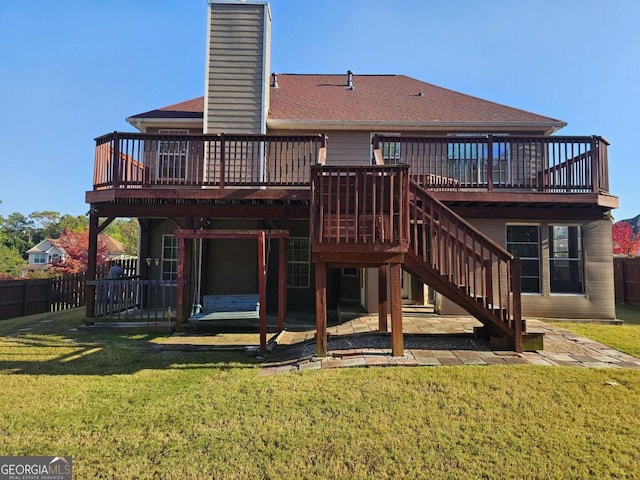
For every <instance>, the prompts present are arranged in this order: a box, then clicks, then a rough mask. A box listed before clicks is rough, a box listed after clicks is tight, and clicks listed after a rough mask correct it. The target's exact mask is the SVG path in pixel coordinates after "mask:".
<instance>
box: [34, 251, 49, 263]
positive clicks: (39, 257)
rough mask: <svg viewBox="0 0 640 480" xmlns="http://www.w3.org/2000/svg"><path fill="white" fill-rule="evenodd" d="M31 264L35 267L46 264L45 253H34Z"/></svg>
mask: <svg viewBox="0 0 640 480" xmlns="http://www.w3.org/2000/svg"><path fill="white" fill-rule="evenodd" d="M33 263H35V264H36V265H44V264H46V263H47V254H46V253H34V254H33Z"/></svg>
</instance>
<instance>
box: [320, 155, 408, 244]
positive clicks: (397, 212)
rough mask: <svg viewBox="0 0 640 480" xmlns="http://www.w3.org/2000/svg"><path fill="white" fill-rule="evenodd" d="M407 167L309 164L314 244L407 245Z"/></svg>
mask: <svg viewBox="0 0 640 480" xmlns="http://www.w3.org/2000/svg"><path fill="white" fill-rule="evenodd" d="M407 172H408V166H406V165H404V166H362V167H343V166H314V167H312V168H311V241H312V242H313V244H314V248H315V249H316V250H317V249H320V248H323V247H324V248H326V247H329V246H332V247H330V248H333V247H335V246H349V245H351V246H357V245H363V244H368V245H370V246H373V245H377V246H380V248H386V247H398V248H402V247H403V246H404V247H405V248H406V246H407V245H408V226H409V217H408V212H407V205H408V174H407Z"/></svg>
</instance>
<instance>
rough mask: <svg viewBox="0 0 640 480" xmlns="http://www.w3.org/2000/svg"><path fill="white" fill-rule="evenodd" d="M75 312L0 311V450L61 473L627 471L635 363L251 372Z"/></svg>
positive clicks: (254, 368)
mask: <svg viewBox="0 0 640 480" xmlns="http://www.w3.org/2000/svg"><path fill="white" fill-rule="evenodd" d="M43 318H53V319H54V320H55V321H54V322H52V323H45V324H43V323H39V321H40V320H42V319H43ZM80 321H81V312H80V313H78V312H77V311H76V312H72V313H66V314H55V315H48V316H40V317H28V318H24V319H20V321H16V320H11V321H7V322H0V335H4V337H1V338H0V405H1V407H0V408H1V409H2V415H0V455H72V456H73V465H74V473H75V476H74V478H110V479H111V478H163V479H164V478H166V479H171V478H175V479H188V478H197V479H200V478H216V479H226V478H229V479H236V478H237V479H253V478H258V479H261V478H264V479H280V478H284V479H287V478H291V479H297V478H345V479H354V478H355V479H358V478H361V479H365V478H367V479H368V478H379V479H386V478H407V479H414V478H429V479H469V478H470V479H476V478H486V479H490V478H495V479H503V478H513V479H525V478H527V479H548V478H578V479H583V478H598V479H607V478H640V454H639V453H638V450H637V445H639V444H640V416H638V405H640V372H637V371H633V370H624V369H615V370H596V369H581V368H569V367H536V366H509V367H505V366H483V367H473V366H464V367H392V368H358V369H341V370H323V371H313V372H311V371H309V372H301V373H295V374H286V375H276V376H268V377H262V376H260V365H259V364H256V362H255V360H253V359H250V358H248V357H245V356H244V355H242V354H233V353H225V354H222V353H220V352H192V353H184V352H170V353H150V352H149V351H148V350H147V349H148V347H149V346H150V345H151V344H152V343H153V342H157V341H159V340H161V338H159V337H157V336H155V335H154V336H151V335H87V334H81V333H72V332H69V331H68V329H69V327H71V326H72V325H74V324H78V323H79V322H80ZM26 325H36V326H35V327H34V329H33V330H32V331H29V332H25V333H24V335H21V336H18V337H15V336H12V337H8V336H6V335H9V334H11V333H13V332H15V331H16V330H17V329H18V328H23V327H24V326H26ZM612 382H613V385H612V384H611V383H612Z"/></svg>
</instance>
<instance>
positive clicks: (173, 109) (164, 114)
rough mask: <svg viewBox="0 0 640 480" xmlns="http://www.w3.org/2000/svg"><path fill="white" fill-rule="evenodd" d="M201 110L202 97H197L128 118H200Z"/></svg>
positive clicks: (202, 108) (202, 105)
mask: <svg viewBox="0 0 640 480" xmlns="http://www.w3.org/2000/svg"><path fill="white" fill-rule="evenodd" d="M203 112H204V97H199V98H194V99H192V100H187V101H186V102H180V103H174V104H173V105H167V106H166V107H162V108H158V109H156V110H149V111H148V112H144V113H139V114H138V115H133V116H132V117H129V118H132V119H133V118H202V114H203ZM127 120H128V119H127Z"/></svg>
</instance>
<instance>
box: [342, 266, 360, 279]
mask: <svg viewBox="0 0 640 480" xmlns="http://www.w3.org/2000/svg"><path fill="white" fill-rule="evenodd" d="M342 276H343V277H357V276H358V269H357V268H343V269H342Z"/></svg>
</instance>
